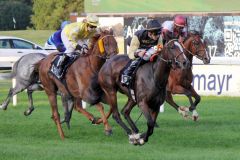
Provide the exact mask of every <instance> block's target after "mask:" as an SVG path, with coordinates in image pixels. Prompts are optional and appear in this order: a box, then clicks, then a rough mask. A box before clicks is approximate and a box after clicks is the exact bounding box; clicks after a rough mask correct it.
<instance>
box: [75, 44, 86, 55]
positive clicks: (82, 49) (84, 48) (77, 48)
mask: <svg viewBox="0 0 240 160" xmlns="http://www.w3.org/2000/svg"><path fill="white" fill-rule="evenodd" d="M76 50H79V51H80V54H86V53H87V52H88V46H87V45H86V44H83V45H82V46H81V45H79V44H78V45H77V46H76Z"/></svg>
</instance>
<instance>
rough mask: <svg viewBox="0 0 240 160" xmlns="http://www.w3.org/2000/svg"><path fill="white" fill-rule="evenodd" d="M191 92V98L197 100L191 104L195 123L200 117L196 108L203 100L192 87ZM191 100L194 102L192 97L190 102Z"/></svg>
mask: <svg viewBox="0 0 240 160" xmlns="http://www.w3.org/2000/svg"><path fill="white" fill-rule="evenodd" d="M190 91H191V96H192V97H194V98H195V102H192V103H191V106H190V108H189V110H190V111H191V112H192V119H193V120H194V121H197V120H198V117H199V115H198V113H197V111H196V108H197V105H198V103H199V102H200V100H201V97H200V96H199V95H198V94H197V92H196V91H195V90H194V88H193V87H192V86H191V88H190ZM190 99H191V100H192V98H191V97H190V98H189V101H190Z"/></svg>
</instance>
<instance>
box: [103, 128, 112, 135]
mask: <svg viewBox="0 0 240 160" xmlns="http://www.w3.org/2000/svg"><path fill="white" fill-rule="evenodd" d="M112 134H113V131H112V130H111V129H110V130H105V135H106V136H111V135H112Z"/></svg>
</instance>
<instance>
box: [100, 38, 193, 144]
mask: <svg viewBox="0 0 240 160" xmlns="http://www.w3.org/2000/svg"><path fill="white" fill-rule="evenodd" d="M129 61H130V59H129V58H128V56H124V55H116V56H114V57H112V58H111V59H110V60H108V61H107V62H106V63H105V64H104V65H103V67H102V68H101V69H100V71H99V77H98V80H99V83H100V85H101V88H102V90H103V91H104V93H105V94H106V95H105V96H106V100H107V103H108V104H109V105H110V107H111V110H112V113H113V115H112V116H113V118H114V119H115V120H116V122H117V123H118V124H119V125H120V126H121V127H122V128H123V129H124V130H125V131H126V133H127V135H128V136H129V141H130V143H133V144H144V143H145V142H147V141H148V137H149V136H150V135H152V133H153V129H154V125H155V122H156V118H157V116H158V113H159V108H160V105H161V104H163V102H164V100H165V95H166V85H167V81H168V76H169V73H170V69H171V68H172V67H173V68H177V67H180V68H186V67H187V66H188V64H189V62H188V59H187V58H186V56H185V55H184V54H183V48H182V46H181V45H180V43H179V42H177V41H176V40H172V41H170V42H169V43H168V44H167V45H166V46H165V47H164V48H163V49H162V51H161V52H160V53H159V55H158V58H157V60H156V61H155V62H149V63H147V64H144V65H143V66H141V67H139V69H138V70H137V72H136V77H135V83H134V92H135V97H136V101H134V100H133V98H132V96H131V95H130V93H129V92H128V89H127V88H126V87H124V86H122V84H121V82H120V77H121V72H122V70H123V68H124V67H125V66H126V64H127V63H129ZM117 91H120V92H121V93H123V94H125V95H127V96H128V101H127V104H126V105H125V106H124V108H123V109H122V114H123V115H124V118H125V119H126V120H127V122H128V124H129V125H130V127H131V129H130V128H129V127H128V126H127V125H126V124H125V123H124V122H123V121H122V119H121V117H120V114H119V111H118V106H117ZM136 104H138V105H139V107H140V109H141V111H142V113H143V114H144V116H145V118H146V119H147V126H148V129H147V132H145V133H143V134H139V130H138V128H137V127H136V125H135V124H134V122H133V121H132V119H131V117H130V112H131V110H132V108H133V107H134V106H135V105H136Z"/></svg>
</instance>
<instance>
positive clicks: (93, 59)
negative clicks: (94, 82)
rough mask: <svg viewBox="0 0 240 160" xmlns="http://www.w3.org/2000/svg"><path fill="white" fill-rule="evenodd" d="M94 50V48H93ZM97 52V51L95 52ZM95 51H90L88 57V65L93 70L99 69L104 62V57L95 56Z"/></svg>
mask: <svg viewBox="0 0 240 160" xmlns="http://www.w3.org/2000/svg"><path fill="white" fill-rule="evenodd" d="M93 51H94V50H93ZM97 54H98V53H97ZM97 54H96V53H93V52H92V53H91V54H90V55H89V57H88V61H89V63H90V64H89V65H90V66H91V67H92V69H94V70H95V71H99V70H100V68H101V67H102V65H103V64H104V63H105V61H106V60H105V59H103V58H101V57H99V56H97Z"/></svg>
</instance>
